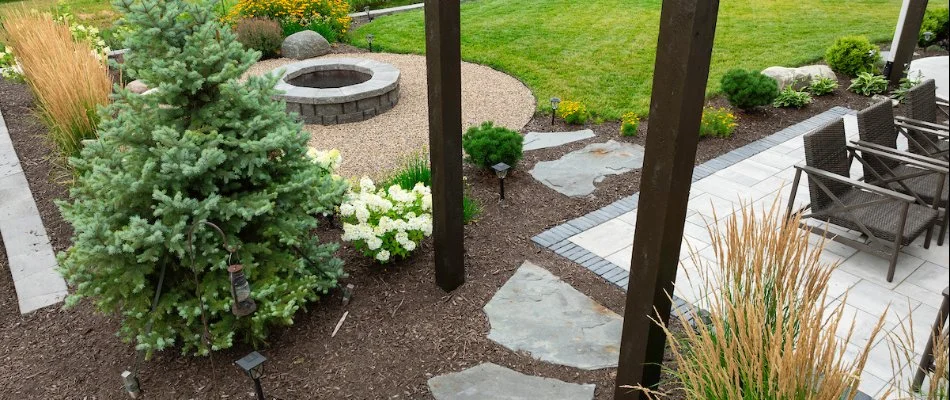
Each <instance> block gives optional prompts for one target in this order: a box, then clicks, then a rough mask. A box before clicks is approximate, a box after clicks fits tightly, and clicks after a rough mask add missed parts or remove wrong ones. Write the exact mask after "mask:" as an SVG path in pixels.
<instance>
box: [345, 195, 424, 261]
mask: <svg viewBox="0 0 950 400" xmlns="http://www.w3.org/2000/svg"><path fill="white" fill-rule="evenodd" d="M340 218H342V220H343V236H342V237H341V239H343V240H345V241H348V242H353V243H354V245H355V246H356V248H357V249H359V250H360V251H362V252H363V254H365V255H367V256H369V257H373V258H375V259H376V260H377V261H379V262H381V263H385V262H388V261H389V260H391V259H392V258H394V257H395V256H399V257H406V256H407V255H409V253H411V252H412V251H413V250H415V249H416V248H417V247H418V245H419V242H421V241H422V239H423V238H424V237H428V236H431V235H432V192H431V191H430V190H429V188H428V187H427V186H425V185H423V184H422V183H417V184H416V186H415V187H414V188H412V190H405V189H403V188H401V187H399V185H393V186H390V187H389V188H386V189H379V190H377V188H376V186H375V185H374V184H373V181H372V180H371V179H369V178H366V177H363V178H362V179H360V182H359V188H358V191H355V192H353V191H351V192H350V193H347V196H346V200H344V202H343V204H342V205H340Z"/></svg>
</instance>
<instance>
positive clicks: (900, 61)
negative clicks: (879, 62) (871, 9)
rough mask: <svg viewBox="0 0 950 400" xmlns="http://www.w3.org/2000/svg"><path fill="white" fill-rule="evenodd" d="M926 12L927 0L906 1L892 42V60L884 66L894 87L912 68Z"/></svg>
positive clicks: (885, 72)
mask: <svg viewBox="0 0 950 400" xmlns="http://www.w3.org/2000/svg"><path fill="white" fill-rule="evenodd" d="M926 10H927V0H904V5H903V6H902V7H901V14H900V17H898V19H897V29H896V31H895V32H894V41H893V42H891V53H890V57H888V58H890V60H889V61H888V62H887V64H885V66H884V74H885V75H887V79H888V80H889V81H890V82H891V84H892V85H898V84H900V81H901V78H903V77H904V71H906V70H907V67H909V66H910V60H911V59H913V57H914V49H916V48H917V40H918V38H919V35H920V26H921V25H922V24H923V22H924V12H925V11H926ZM934 34H936V32H934Z"/></svg>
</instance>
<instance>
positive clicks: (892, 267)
mask: <svg viewBox="0 0 950 400" xmlns="http://www.w3.org/2000/svg"><path fill="white" fill-rule="evenodd" d="M897 240H898V243H895V244H894V254H892V255H891V265H890V266H889V267H887V281H888V282H893V281H894V272H895V271H896V270H897V257H898V256H900V254H901V245H900V238H898V239H897Z"/></svg>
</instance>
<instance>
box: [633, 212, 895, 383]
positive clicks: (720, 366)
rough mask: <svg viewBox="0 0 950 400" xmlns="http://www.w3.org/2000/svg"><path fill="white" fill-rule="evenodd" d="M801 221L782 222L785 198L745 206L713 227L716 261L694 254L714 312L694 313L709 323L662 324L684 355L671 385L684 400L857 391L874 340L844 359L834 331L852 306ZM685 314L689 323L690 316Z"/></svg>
mask: <svg viewBox="0 0 950 400" xmlns="http://www.w3.org/2000/svg"><path fill="white" fill-rule="evenodd" d="M799 221H800V220H799V219H798V218H797V217H795V218H791V219H790V220H789V221H784V218H782V216H781V213H780V212H779V209H778V201H776V202H774V203H773V205H772V207H771V209H768V210H766V209H764V208H763V209H762V210H759V211H758V212H756V211H755V210H754V209H753V208H752V207H751V206H744V207H742V209H741V210H739V211H738V212H737V213H735V214H734V215H733V216H731V217H728V218H726V219H725V220H724V221H723V222H720V223H719V225H716V226H711V227H710V228H709V230H710V236H711V237H712V241H713V243H712V245H713V248H714V250H715V255H716V259H717V260H718V263H717V264H718V265H717V266H712V265H708V263H703V262H702V261H701V258H700V257H699V256H698V255H697V254H696V253H695V252H694V253H693V255H692V257H693V261H694V263H695V264H696V265H697V266H700V267H699V271H700V274H699V275H700V276H698V277H697V276H690V277H689V278H690V279H703V280H704V282H705V289H704V292H705V295H706V300H705V302H704V303H703V304H701V306H702V307H703V308H705V309H706V310H707V311H708V312H709V314H708V315H707V316H701V315H699V314H698V313H695V312H694V313H693V314H694V316H695V317H696V320H702V321H704V322H703V323H698V324H697V325H698V326H697V327H696V329H687V330H686V333H685V334H677V335H676V336H674V334H673V333H672V332H671V331H670V330H669V329H668V328H667V327H665V326H664V327H663V328H664V330H665V331H666V335H667V339H668V342H669V343H670V346H671V350H672V353H673V357H674V359H675V362H676V368H675V370H672V371H670V372H671V373H672V374H673V375H674V376H675V377H676V378H678V380H679V381H680V382H678V383H676V384H674V385H673V386H679V388H678V389H676V390H682V391H684V393H683V394H684V395H685V397H686V398H688V399H717V400H732V399H735V400H739V399H742V400H750V399H783V400H786V399H803V400H804V399H808V400H840V399H842V398H847V399H852V398H853V396H854V395H855V394H856V393H857V386H858V383H859V381H858V377H860V375H861V371H862V370H863V368H864V364H865V361H866V360H867V353H868V350H869V348H870V345H868V346H865V348H864V349H863V350H862V351H861V353H860V355H859V356H858V357H857V358H856V359H854V360H853V361H847V360H846V359H845V357H844V350H845V343H844V342H841V341H839V340H838V339H837V338H836V337H835V332H836V330H837V329H838V326H839V325H841V324H842V316H843V311H844V308H843V306H837V307H834V308H831V309H828V308H827V307H828V306H829V302H830V301H831V300H829V299H828V298H827V297H826V294H827V292H828V287H827V282H828V278H829V276H830V274H831V272H832V270H833V268H834V267H835V266H834V265H829V264H826V263H823V262H821V261H820V260H819V255H820V254H821V249H822V246H823V243H821V244H819V245H817V246H815V245H809V242H808V237H809V235H810V233H809V232H808V231H806V230H804V229H800V228H799ZM680 273H682V271H681V272H680ZM841 304H844V303H843V302H842V303H841ZM678 318H679V319H680V321H681V322H682V323H683V325H684V326H690V324H689V323H688V319H687V316H686V315H679V316H678ZM883 321H884V317H883V316H881V319H880V320H879V321H878V324H877V326H876V327H875V329H874V334H873V335H872V339H871V340H869V341H868V343H869V344H870V343H873V342H874V340H873V337H874V336H876V335H877V333H878V331H879V330H880V328H881V325H882V323H883ZM661 325H662V324H661ZM842 327H845V326H844V325H843V326H842ZM853 329H854V326H853V323H852V324H851V326H850V328H849V330H848V334H847V336H848V338H850V336H851V332H852V331H853ZM844 394H849V396H846V397H842V395H844ZM651 395H654V396H656V395H658V393H651Z"/></svg>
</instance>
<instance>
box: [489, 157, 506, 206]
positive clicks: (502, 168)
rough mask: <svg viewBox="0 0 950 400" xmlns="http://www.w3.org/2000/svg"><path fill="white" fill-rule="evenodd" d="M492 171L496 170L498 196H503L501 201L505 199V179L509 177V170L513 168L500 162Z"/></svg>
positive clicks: (493, 166)
mask: <svg viewBox="0 0 950 400" xmlns="http://www.w3.org/2000/svg"><path fill="white" fill-rule="evenodd" d="M491 169H493V170H495V176H497V177H498V194H499V195H500V196H501V199H502V200H504V199H505V177H506V176H508V170H509V169H511V166H510V165H508V164H505V163H503V162H500V163H498V164H495V165H492V166H491Z"/></svg>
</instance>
